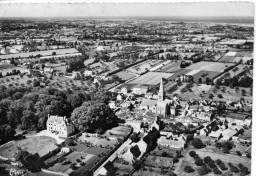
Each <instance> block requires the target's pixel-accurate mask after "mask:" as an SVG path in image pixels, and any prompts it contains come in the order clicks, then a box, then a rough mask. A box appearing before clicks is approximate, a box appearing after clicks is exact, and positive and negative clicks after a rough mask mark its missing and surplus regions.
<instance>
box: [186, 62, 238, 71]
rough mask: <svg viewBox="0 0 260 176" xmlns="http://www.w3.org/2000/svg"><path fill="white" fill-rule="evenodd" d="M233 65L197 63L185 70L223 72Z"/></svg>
mask: <svg viewBox="0 0 260 176" xmlns="http://www.w3.org/2000/svg"><path fill="white" fill-rule="evenodd" d="M233 65H234V64H231V63H219V62H206V61H202V62H197V63H195V64H193V65H191V66H189V67H187V69H190V70H200V71H202V70H205V71H213V72H223V71H224V70H225V69H226V68H228V67H230V66H233Z"/></svg>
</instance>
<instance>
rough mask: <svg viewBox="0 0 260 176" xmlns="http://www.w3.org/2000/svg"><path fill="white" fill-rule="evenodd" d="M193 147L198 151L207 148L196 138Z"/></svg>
mask: <svg viewBox="0 0 260 176" xmlns="http://www.w3.org/2000/svg"><path fill="white" fill-rule="evenodd" d="M192 145H193V147H195V148H196V149H200V148H203V147H205V146H204V144H203V143H202V141H201V140H200V139H199V138H195V139H193V141H192Z"/></svg>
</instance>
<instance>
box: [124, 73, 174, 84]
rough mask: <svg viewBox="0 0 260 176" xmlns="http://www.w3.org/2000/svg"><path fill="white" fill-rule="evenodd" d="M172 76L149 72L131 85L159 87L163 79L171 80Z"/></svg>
mask: <svg viewBox="0 0 260 176" xmlns="http://www.w3.org/2000/svg"><path fill="white" fill-rule="evenodd" d="M170 76H172V74H170V73H160V72H148V73H146V74H144V75H142V76H140V77H138V78H137V79H134V80H133V81H130V82H129V84H142V85H157V84H159V83H160V81H161V79H162V78H169V77H170Z"/></svg>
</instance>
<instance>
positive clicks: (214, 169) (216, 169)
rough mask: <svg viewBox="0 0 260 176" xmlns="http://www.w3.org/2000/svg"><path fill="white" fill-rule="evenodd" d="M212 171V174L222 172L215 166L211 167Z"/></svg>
mask: <svg viewBox="0 0 260 176" xmlns="http://www.w3.org/2000/svg"><path fill="white" fill-rule="evenodd" d="M213 172H214V174H217V175H220V174H222V172H221V171H220V170H219V169H218V168H217V167H214V168H213Z"/></svg>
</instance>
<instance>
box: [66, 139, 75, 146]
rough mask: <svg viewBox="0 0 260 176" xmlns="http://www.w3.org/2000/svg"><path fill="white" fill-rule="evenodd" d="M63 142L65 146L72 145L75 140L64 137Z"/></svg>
mask: <svg viewBox="0 0 260 176" xmlns="http://www.w3.org/2000/svg"><path fill="white" fill-rule="evenodd" d="M65 144H66V145H67V146H73V145H75V142H74V141H73V139H71V138H66V140H65Z"/></svg>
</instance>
